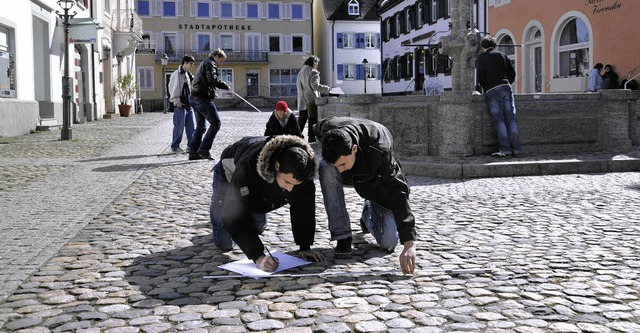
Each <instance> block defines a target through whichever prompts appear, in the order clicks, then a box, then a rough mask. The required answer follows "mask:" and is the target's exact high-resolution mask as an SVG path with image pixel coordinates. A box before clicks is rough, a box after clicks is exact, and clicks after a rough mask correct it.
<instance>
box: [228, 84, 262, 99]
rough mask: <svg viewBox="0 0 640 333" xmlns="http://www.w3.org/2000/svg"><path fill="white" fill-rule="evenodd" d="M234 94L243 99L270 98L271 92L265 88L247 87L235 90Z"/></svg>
mask: <svg viewBox="0 0 640 333" xmlns="http://www.w3.org/2000/svg"><path fill="white" fill-rule="evenodd" d="M236 94H238V95H240V96H243V97H248V98H250V97H264V98H270V97H269V96H270V95H271V90H270V88H269V87H267V86H258V87H247V86H244V87H242V88H240V89H236Z"/></svg>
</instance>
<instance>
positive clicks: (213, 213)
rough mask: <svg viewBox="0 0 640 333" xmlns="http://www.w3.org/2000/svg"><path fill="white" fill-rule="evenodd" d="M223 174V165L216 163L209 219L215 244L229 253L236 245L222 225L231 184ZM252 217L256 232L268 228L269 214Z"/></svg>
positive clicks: (257, 214)
mask: <svg viewBox="0 0 640 333" xmlns="http://www.w3.org/2000/svg"><path fill="white" fill-rule="evenodd" d="M222 172H224V171H223V169H222V164H221V163H220V162H218V163H216V165H215V166H214V167H213V194H212V195H211V206H209V217H210V219H211V227H212V228H213V244H214V245H215V246H216V247H217V248H218V249H220V250H223V251H229V250H231V249H232V248H233V245H234V243H233V240H232V239H231V235H230V234H229V232H228V231H227V229H225V228H224V224H223V223H222V209H223V204H224V197H225V196H226V195H227V186H229V183H227V182H226V181H225V180H224V179H223V178H222V176H221V175H222ZM252 217H253V223H254V224H255V226H256V230H258V233H259V234H261V233H262V232H263V231H264V230H265V229H266V228H267V214H259V213H256V214H252Z"/></svg>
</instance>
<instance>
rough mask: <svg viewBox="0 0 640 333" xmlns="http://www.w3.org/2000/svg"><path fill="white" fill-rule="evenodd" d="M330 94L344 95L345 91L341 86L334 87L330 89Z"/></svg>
mask: <svg viewBox="0 0 640 333" xmlns="http://www.w3.org/2000/svg"><path fill="white" fill-rule="evenodd" d="M329 93H330V94H333V95H344V91H342V89H340V87H333V88H331V89H330V90H329Z"/></svg>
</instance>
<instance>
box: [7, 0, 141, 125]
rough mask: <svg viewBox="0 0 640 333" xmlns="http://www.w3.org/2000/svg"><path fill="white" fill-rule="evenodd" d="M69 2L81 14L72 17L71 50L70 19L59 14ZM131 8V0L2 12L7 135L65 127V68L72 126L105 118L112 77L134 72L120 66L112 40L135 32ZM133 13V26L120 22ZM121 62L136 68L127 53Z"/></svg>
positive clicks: (42, 0) (43, 3)
mask: <svg viewBox="0 0 640 333" xmlns="http://www.w3.org/2000/svg"><path fill="white" fill-rule="evenodd" d="M61 5H66V6H71V8H70V10H69V11H68V14H70V15H72V16H73V17H69V18H68V19H69V20H68V24H69V43H68V49H65V38H64V36H65V32H64V27H65V26H64V19H63V18H61V17H59V15H58V13H60V14H63V13H64V11H63V9H62V8H61ZM131 5H132V3H131V2H130V1H128V0H117V1H116V0H95V1H93V0H69V1H54V0H31V1H29V0H19V1H12V2H11V6H12V7H11V10H7V11H4V12H0V119H1V120H2V121H0V136H15V135H21V134H28V133H30V132H32V131H35V130H36V129H38V128H42V129H45V128H51V127H60V126H62V125H63V115H64V114H63V96H62V95H63V82H62V78H63V77H64V76H65V64H67V65H68V68H69V72H68V74H69V78H70V79H69V95H70V107H69V115H70V123H69V124H72V123H82V122H86V121H94V120H96V119H100V118H102V117H103V115H104V114H105V113H107V112H108V111H109V103H108V102H109V100H111V99H112V98H111V94H112V92H111V86H110V80H111V78H112V77H114V76H115V75H117V73H125V72H127V69H126V68H124V67H122V66H120V65H119V64H115V59H116V53H113V52H111V47H110V46H113V45H112V44H113V43H112V40H113V37H112V35H114V34H117V33H119V32H124V33H125V35H131V33H130V31H131V30H132V28H131V27H132V26H133V25H137V24H139V22H138V21H136V20H135V19H134V18H135V13H134V12H133V10H132V7H127V6H131ZM127 8H128V13H129V16H127V18H126V22H127V24H126V27H123V26H124V25H123V24H114V23H112V22H113V21H117V20H119V19H120V18H121V14H122V13H124V12H127ZM116 9H117V10H116ZM120 10H123V11H120ZM105 26H107V28H105ZM119 27H123V28H122V29H121V30H122V31H118V30H117V29H119ZM140 28H141V26H140ZM114 29H116V30H114ZM116 39H117V38H116ZM114 45H119V43H118V42H117V41H116V43H115V44H114ZM116 48H117V47H116ZM104 50H108V52H103V51H104ZM67 55H68V56H67ZM119 59H120V60H121V62H122V61H126V62H128V63H129V64H133V62H132V61H133V59H132V58H131V57H129V59H127V57H126V55H125V56H123V57H121V58H119ZM112 64H114V65H113V66H112ZM70 127H73V126H72V125H71V126H70Z"/></svg>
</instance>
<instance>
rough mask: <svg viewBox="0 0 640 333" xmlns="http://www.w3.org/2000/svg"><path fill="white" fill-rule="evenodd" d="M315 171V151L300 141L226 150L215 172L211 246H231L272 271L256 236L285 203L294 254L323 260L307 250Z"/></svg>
mask: <svg viewBox="0 0 640 333" xmlns="http://www.w3.org/2000/svg"><path fill="white" fill-rule="evenodd" d="M315 171H316V165H315V161H314V153H313V149H312V148H311V146H310V145H309V144H308V143H307V142H306V141H305V140H304V139H302V138H300V137H298V136H294V135H277V136H269V137H245V138H242V139H241V140H239V141H237V142H236V143H234V144H232V145H230V146H228V147H227V148H225V149H224V151H223V152H222V154H221V155H220V161H219V162H218V163H217V164H216V165H215V166H214V167H213V195H212V196H211V206H210V216H211V225H212V227H213V243H214V245H215V246H216V247H217V248H218V249H220V250H223V251H229V250H231V249H232V248H233V245H234V243H235V244H237V245H238V247H240V249H241V250H242V252H244V254H245V255H246V256H247V258H249V259H251V260H253V261H254V262H255V263H256V265H258V267H260V269H262V270H263V271H266V272H273V271H275V270H276V269H277V268H278V265H279V262H278V260H277V258H275V257H273V256H272V255H271V254H270V252H269V250H268V249H266V248H265V246H264V244H263V243H262V241H261V240H260V234H262V232H263V231H264V230H265V229H266V227H267V218H266V213H267V212H270V211H273V210H276V209H278V208H280V207H282V206H284V205H286V204H289V211H290V216H291V229H292V232H293V240H294V242H295V243H296V244H297V245H298V246H299V247H300V250H299V252H298V254H299V255H300V256H301V257H302V259H305V260H313V261H324V256H323V255H322V254H321V253H319V252H315V251H313V250H311V245H313V242H314V237H315V230H316V217H315V211H316V207H315V195H316V190H315V184H314V182H313V178H314V175H315ZM265 251H266V252H267V254H266V255H265Z"/></svg>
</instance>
